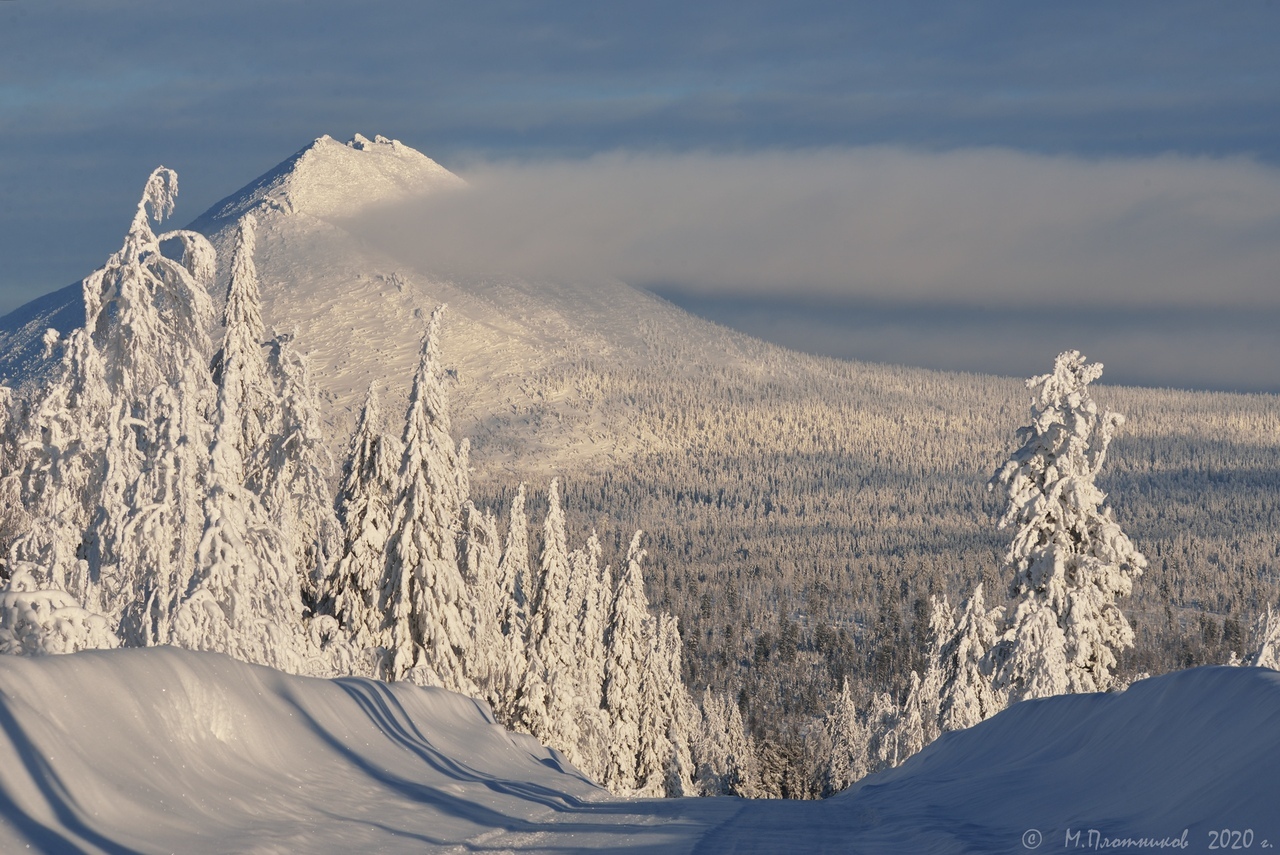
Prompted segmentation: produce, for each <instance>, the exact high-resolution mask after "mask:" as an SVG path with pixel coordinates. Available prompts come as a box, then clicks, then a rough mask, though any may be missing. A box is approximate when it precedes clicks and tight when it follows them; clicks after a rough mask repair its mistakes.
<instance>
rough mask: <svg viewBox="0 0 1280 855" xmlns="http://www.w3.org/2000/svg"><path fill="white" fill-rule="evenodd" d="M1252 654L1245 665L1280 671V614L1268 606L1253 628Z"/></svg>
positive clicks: (1246, 659) (1245, 661)
mask: <svg viewBox="0 0 1280 855" xmlns="http://www.w3.org/2000/svg"><path fill="white" fill-rule="evenodd" d="M1252 651H1253V652H1252V653H1250V654H1249V656H1248V657H1246V658H1245V660H1244V664H1245V665H1252V666H1253V667H1255V668H1270V669H1272V670H1273V671H1280V612H1277V611H1275V610H1273V609H1272V608H1271V606H1270V605H1268V606H1267V612H1266V614H1264V615H1260V616H1259V617H1258V620H1257V621H1256V622H1255V623H1254V626H1253V635H1252Z"/></svg>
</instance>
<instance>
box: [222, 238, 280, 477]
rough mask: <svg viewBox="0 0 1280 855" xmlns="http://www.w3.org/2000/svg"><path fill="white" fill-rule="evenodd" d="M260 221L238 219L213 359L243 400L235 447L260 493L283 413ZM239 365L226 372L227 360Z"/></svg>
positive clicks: (229, 386) (232, 392)
mask: <svg viewBox="0 0 1280 855" xmlns="http://www.w3.org/2000/svg"><path fill="white" fill-rule="evenodd" d="M256 229H257V220H256V219H255V218H254V216H253V214H245V215H244V216H243V217H241V218H240V220H239V221H238V222H237V223H236V238H235V245H234V247H233V248H232V251H231V276H230V282H229V284H228V286H227V300H226V304H225V306H224V308H223V312H222V325H223V329H224V333H223V339H222V347H221V348H220V349H219V350H218V353H217V354H216V355H215V356H214V358H213V378H214V382H216V383H217V384H218V386H219V387H221V388H223V389H225V390H226V394H227V395H229V396H231V398H233V399H234V400H236V401H239V402H240V403H239V410H240V427H239V436H238V438H237V439H236V448H235V451H236V453H237V454H239V455H240V459H241V460H242V461H244V470H245V472H244V483H245V486H246V487H248V488H249V489H250V490H252V491H253V492H254V493H255V494H256V495H262V494H263V493H264V492H265V491H266V490H265V488H266V484H267V480H268V478H267V475H266V472H265V471H264V470H265V469H266V467H267V466H268V465H269V463H270V460H269V457H268V453H269V451H268V449H269V447H270V442H269V441H268V436H269V435H270V434H271V433H273V432H275V431H276V430H277V429H278V428H277V421H278V419H279V414H278V410H277V404H276V400H277V395H276V388H275V387H276V383H275V381H274V380H273V379H272V378H271V374H270V372H269V371H268V368H267V359H266V357H265V355H264V354H263V348H264V346H265V345H266V341H267V335H266V330H265V327H264V326H263V324H262V311H261V308H260V306H261V300H262V297H261V292H260V288H259V283H258V269H257V266H256V265H255V264H254V260H253V255H254V251H255V249H256V246H257V238H256ZM229 361H230V362H234V363H235V364H236V366H237V368H236V370H235V371H234V372H233V373H232V374H230V375H227V374H226V371H225V369H226V364H227V363H228V362H229Z"/></svg>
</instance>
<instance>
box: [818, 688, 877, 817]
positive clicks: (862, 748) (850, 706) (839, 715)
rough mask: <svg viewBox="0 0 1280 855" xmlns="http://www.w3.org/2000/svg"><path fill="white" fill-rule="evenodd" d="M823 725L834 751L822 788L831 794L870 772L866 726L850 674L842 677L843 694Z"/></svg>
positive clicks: (837, 698) (834, 704) (831, 750)
mask: <svg viewBox="0 0 1280 855" xmlns="http://www.w3.org/2000/svg"><path fill="white" fill-rule="evenodd" d="M822 727H823V730H824V731H825V732H826V736H827V742H828V744H829V746H830V752H831V753H830V760H829V761H828V763H827V767H826V770H825V780H824V781H823V792H824V793H825V794H827V795H830V794H832V793H838V792H840V791H841V790H845V789H848V787H849V785H850V784H852V783H854V782H855V781H860V780H862V778H864V777H866V775H867V772H868V769H867V739H868V736H867V728H866V725H865V724H863V723H862V721H861V719H860V718H859V717H858V709H857V706H856V704H854V701H853V693H852V692H851V691H850V689H849V678H848V677H845V678H844V680H843V681H841V685H840V694H839V695H837V696H836V699H835V701H834V703H833V704H832V706H831V709H830V710H829V711H828V712H827V715H826V718H824V719H823V721H822Z"/></svg>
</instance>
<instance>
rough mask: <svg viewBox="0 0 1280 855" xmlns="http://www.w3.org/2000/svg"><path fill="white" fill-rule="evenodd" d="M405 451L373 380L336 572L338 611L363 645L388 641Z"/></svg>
mask: <svg viewBox="0 0 1280 855" xmlns="http://www.w3.org/2000/svg"><path fill="white" fill-rule="evenodd" d="M402 452H403V450H402V449H401V447H400V443H399V441H398V440H396V439H395V437H393V436H389V435H387V434H386V433H384V432H383V429H382V415H381V411H380V408H379V406H378V396H377V393H376V391H375V389H374V386H373V384H370V385H369V391H368V394H367V395H366V396H365V402H364V407H363V408H362V409H361V411H360V422H359V424H358V425H357V426H356V431H355V434H354V435H353V437H352V440H351V449H350V451H349V452H348V455H347V462H346V465H345V466H344V469H343V478H342V484H341V485H340V486H339V488H338V499H337V502H336V504H337V518H338V524H339V526H340V527H341V530H342V544H343V545H342V550H341V553H340V555H339V558H338V562H337V565H336V570H335V572H334V592H333V597H334V612H335V614H336V615H337V617H338V619H339V620H340V621H341V623H342V625H343V626H344V627H346V629H347V631H348V632H349V633H350V634H351V635H352V637H353V638H354V639H355V640H356V641H355V644H356V647H357V648H359V649H366V650H367V649H373V648H377V647H379V646H386V645H387V644H388V640H387V639H385V638H383V637H382V628H383V615H382V613H381V612H380V611H379V610H378V593H379V588H380V585H381V581H382V576H383V573H384V571H385V569H386V564H387V541H388V538H389V536H390V530H391V517H392V512H393V509H394V503H395V500H396V496H397V494H398V493H399V492H400V490H399V484H398V481H397V473H398V467H399V465H400V457H401V454H402Z"/></svg>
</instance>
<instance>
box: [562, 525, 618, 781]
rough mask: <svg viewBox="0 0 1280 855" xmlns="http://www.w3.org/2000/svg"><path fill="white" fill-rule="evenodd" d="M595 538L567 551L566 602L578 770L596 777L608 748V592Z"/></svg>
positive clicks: (609, 587) (605, 570)
mask: <svg viewBox="0 0 1280 855" xmlns="http://www.w3.org/2000/svg"><path fill="white" fill-rule="evenodd" d="M601 553H602V549H601V547H600V539H599V538H598V537H596V533H595V532H594V531H593V532H592V533H591V536H590V537H589V538H587V544H586V547H585V548H584V549H575V550H574V551H573V552H572V553H571V554H570V556H569V566H570V579H569V603H570V605H572V606H576V608H577V620H576V626H575V629H574V638H575V643H574V651H575V653H576V659H577V668H576V669H575V670H576V673H577V686H576V688H575V695H574V701H575V706H576V707H577V713H576V718H577V722H578V743H579V746H580V750H579V753H580V754H581V755H582V757H583V758H589V759H584V762H585V763H586V766H585V767H584V768H583V771H584V772H587V773H588V774H590V775H591V776H592V777H593V778H599V777H600V775H601V774H603V772H604V768H603V763H602V762H601V761H602V758H604V757H606V756H608V751H609V747H608V746H609V740H610V734H609V716H608V714H607V713H606V712H605V711H604V705H603V698H604V669H605V659H606V658H607V651H606V648H605V628H606V624H607V622H608V609H609V599H610V594H611V592H612V585H611V584H610V571H609V568H608V566H604V567H601V564H600V557H601Z"/></svg>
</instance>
